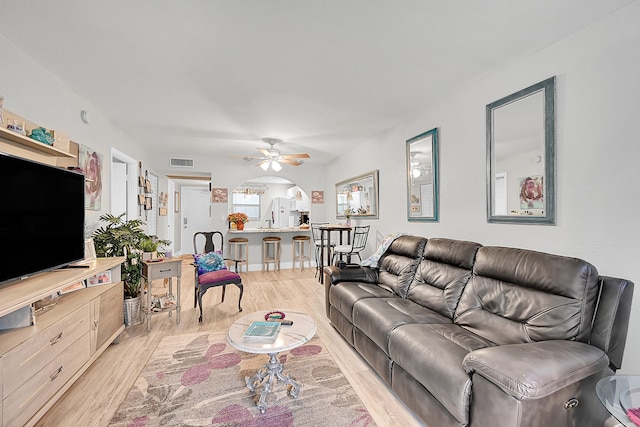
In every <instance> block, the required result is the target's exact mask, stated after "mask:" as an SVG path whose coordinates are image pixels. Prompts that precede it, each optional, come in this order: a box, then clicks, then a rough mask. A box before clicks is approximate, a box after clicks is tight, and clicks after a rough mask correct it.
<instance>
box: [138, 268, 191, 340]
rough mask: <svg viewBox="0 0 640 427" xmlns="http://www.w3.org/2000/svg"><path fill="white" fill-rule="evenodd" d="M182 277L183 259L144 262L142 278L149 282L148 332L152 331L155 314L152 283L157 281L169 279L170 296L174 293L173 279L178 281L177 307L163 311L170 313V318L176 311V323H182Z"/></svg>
mask: <svg viewBox="0 0 640 427" xmlns="http://www.w3.org/2000/svg"><path fill="white" fill-rule="evenodd" d="M181 275H182V259H181V258H164V259H159V260H146V261H142V278H143V279H144V280H145V282H147V332H149V331H151V316H153V315H154V314H158V313H154V312H153V309H152V307H151V282H152V281H154V280H156V279H169V294H172V292H173V283H172V279H173V278H174V277H176V278H177V279H178V280H177V295H176V306H175V307H169V308H165V309H163V310H162V311H161V312H163V311H168V312H169V316H171V312H172V311H173V310H175V311H176V323H180V276H181Z"/></svg>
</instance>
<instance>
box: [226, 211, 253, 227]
mask: <svg viewBox="0 0 640 427" xmlns="http://www.w3.org/2000/svg"><path fill="white" fill-rule="evenodd" d="M227 221H229V223H230V224H235V226H236V228H237V229H238V230H244V224H245V223H247V222H249V217H248V216H247V214H245V213H242V212H234V213H231V214H229V216H228V217H227Z"/></svg>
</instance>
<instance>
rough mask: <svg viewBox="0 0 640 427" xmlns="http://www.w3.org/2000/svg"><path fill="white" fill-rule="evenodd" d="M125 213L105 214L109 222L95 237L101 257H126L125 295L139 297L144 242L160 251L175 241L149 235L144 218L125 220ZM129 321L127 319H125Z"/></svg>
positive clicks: (123, 265) (101, 217)
mask: <svg viewBox="0 0 640 427" xmlns="http://www.w3.org/2000/svg"><path fill="white" fill-rule="evenodd" d="M124 215H125V214H124V213H123V214H122V215H119V216H115V215H111V214H103V215H101V216H100V218H99V219H100V221H102V222H104V223H105V225H103V226H102V227H100V228H98V229H97V230H96V231H94V232H93V234H92V235H91V237H92V238H93V242H94V245H95V248H96V255H97V256H99V257H115V256H124V257H125V260H124V262H123V263H122V266H121V270H120V271H121V274H122V281H123V282H124V297H125V299H131V298H139V297H140V288H141V286H142V254H143V252H144V250H143V245H149V243H148V242H153V243H154V244H155V249H156V250H157V248H158V246H159V245H168V244H170V243H171V242H170V241H168V240H158V239H157V238H154V237H153V236H149V235H147V234H146V233H145V232H144V230H143V229H142V226H143V225H144V222H143V221H142V220H140V219H131V220H125V219H124ZM125 306H126V303H125ZM138 306H139V302H138ZM138 309H139V308H138ZM125 312H126V309H125ZM125 314H126V313H125ZM125 317H126V316H125ZM138 317H139V314H138ZM125 323H127V322H126V321H125ZM127 324H130V323H127Z"/></svg>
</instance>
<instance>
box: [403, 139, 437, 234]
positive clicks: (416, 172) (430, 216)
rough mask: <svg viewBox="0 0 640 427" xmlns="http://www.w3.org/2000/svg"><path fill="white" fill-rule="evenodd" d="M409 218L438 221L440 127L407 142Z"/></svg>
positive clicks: (410, 219)
mask: <svg viewBox="0 0 640 427" xmlns="http://www.w3.org/2000/svg"><path fill="white" fill-rule="evenodd" d="M406 146H407V219H408V220H409V221H432V222H437V221H438V217H439V189H438V128H434V129H431V130H430V131H427V132H424V133H421V134H420V135H418V136H414V137H413V138H411V139H408V140H407V143H406Z"/></svg>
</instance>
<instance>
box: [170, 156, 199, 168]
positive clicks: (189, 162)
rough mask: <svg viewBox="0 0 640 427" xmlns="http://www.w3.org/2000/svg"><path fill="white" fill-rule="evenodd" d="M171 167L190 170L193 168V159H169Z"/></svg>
mask: <svg viewBox="0 0 640 427" xmlns="http://www.w3.org/2000/svg"><path fill="white" fill-rule="evenodd" d="M170 165H171V167H176V168H192V167H193V159H176V158H172V159H170Z"/></svg>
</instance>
